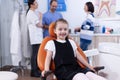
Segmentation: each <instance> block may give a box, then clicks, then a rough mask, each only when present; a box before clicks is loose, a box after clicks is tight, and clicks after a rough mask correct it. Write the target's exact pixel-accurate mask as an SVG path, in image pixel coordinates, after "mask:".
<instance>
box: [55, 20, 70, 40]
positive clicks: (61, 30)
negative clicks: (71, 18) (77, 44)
mask: <svg viewBox="0 0 120 80" xmlns="http://www.w3.org/2000/svg"><path fill="white" fill-rule="evenodd" d="M68 31H69V29H68V24H66V23H63V22H57V25H56V28H55V30H54V32H55V34H56V36H57V39H60V40H65V38H66V37H67V36H68Z"/></svg>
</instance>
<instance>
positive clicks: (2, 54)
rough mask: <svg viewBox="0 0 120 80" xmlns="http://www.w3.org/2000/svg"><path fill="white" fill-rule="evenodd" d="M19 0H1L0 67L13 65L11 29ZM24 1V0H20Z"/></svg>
mask: <svg viewBox="0 0 120 80" xmlns="http://www.w3.org/2000/svg"><path fill="white" fill-rule="evenodd" d="M16 1H17V0H0V67H1V66H5V65H11V64H12V61H11V55H10V30H11V22H12V17H13V13H14V11H15V10H16V9H17V6H18V4H17V3H16ZM18 1H20V2H21V3H22V0H18Z"/></svg>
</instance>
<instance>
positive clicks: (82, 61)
mask: <svg viewBox="0 0 120 80" xmlns="http://www.w3.org/2000/svg"><path fill="white" fill-rule="evenodd" d="M75 52H76V57H77V59H78V60H79V61H80V62H81V63H82V64H84V65H85V66H86V67H88V68H89V69H91V70H92V71H94V72H95V70H94V68H93V67H92V66H91V65H89V64H88V62H87V61H86V60H85V59H84V58H83V57H82V55H81V54H80V53H79V52H78V50H76V51H75Z"/></svg>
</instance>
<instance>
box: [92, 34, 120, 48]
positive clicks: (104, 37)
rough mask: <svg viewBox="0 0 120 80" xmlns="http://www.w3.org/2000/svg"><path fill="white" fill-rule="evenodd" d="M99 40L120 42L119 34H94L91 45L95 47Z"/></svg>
mask: <svg viewBox="0 0 120 80" xmlns="http://www.w3.org/2000/svg"><path fill="white" fill-rule="evenodd" d="M100 42H114V43H120V34H94V37H93V40H92V44H91V45H92V47H93V48H97V47H98V44H99V43H100Z"/></svg>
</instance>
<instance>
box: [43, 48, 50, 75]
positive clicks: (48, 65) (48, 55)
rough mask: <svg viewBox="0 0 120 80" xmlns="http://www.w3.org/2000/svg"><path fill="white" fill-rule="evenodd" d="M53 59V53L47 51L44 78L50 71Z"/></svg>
mask: <svg viewBox="0 0 120 80" xmlns="http://www.w3.org/2000/svg"><path fill="white" fill-rule="evenodd" d="M51 58H52V51H49V50H47V55H46V59H45V69H44V71H43V72H42V76H44V74H45V72H46V71H49V67H50V63H51Z"/></svg>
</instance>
